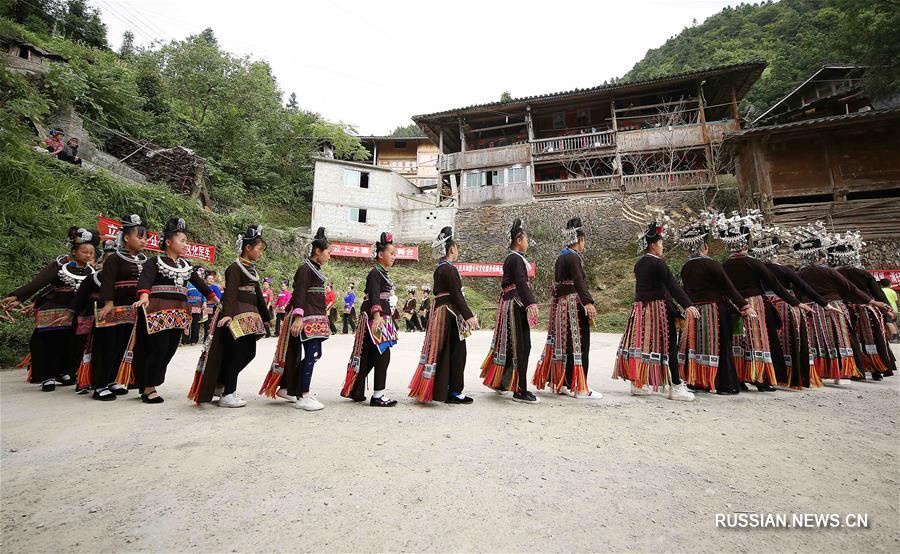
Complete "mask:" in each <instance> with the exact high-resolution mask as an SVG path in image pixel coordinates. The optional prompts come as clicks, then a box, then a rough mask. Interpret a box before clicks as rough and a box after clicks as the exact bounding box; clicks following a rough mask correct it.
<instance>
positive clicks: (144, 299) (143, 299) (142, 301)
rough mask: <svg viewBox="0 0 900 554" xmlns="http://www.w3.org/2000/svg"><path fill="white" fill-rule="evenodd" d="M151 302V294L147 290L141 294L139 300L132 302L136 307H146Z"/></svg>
mask: <svg viewBox="0 0 900 554" xmlns="http://www.w3.org/2000/svg"><path fill="white" fill-rule="evenodd" d="M149 304H150V295H149V294H147V293H146V292H145V293H143V294H141V296H140V298H138V301H137V302H135V303H134V304H132V306H134V307H135V308H146V307H147V306H148V305H149Z"/></svg>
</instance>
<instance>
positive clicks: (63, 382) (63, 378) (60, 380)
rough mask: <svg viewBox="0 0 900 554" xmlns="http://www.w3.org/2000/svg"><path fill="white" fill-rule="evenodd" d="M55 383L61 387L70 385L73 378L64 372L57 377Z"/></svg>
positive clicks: (72, 383) (73, 382)
mask: <svg viewBox="0 0 900 554" xmlns="http://www.w3.org/2000/svg"><path fill="white" fill-rule="evenodd" d="M56 383H57V384H58V385H59V386H61V387H71V386H72V385H74V384H75V379H72V376H71V375H69V374H68V373H66V374H64V375H60V376H59V377H57V378H56Z"/></svg>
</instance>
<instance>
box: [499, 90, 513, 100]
mask: <svg viewBox="0 0 900 554" xmlns="http://www.w3.org/2000/svg"><path fill="white" fill-rule="evenodd" d="M500 101H501V102H512V94H510V93H509V91H508V90H504V91H503V92H501V93H500Z"/></svg>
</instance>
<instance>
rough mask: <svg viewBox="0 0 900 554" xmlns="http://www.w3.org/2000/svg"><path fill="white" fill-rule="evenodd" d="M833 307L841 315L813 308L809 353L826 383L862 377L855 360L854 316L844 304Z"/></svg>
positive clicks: (836, 303)
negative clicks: (851, 320) (852, 336)
mask: <svg viewBox="0 0 900 554" xmlns="http://www.w3.org/2000/svg"><path fill="white" fill-rule="evenodd" d="M831 304H832V305H833V306H835V307H837V308H838V310H839V311H838V312H834V311H832V310H825V309H824V308H822V307H821V306H819V305H818V304H809V306H810V307H811V308H812V310H813V312H812V314H811V316H812V317H810V318H809V320H808V330H809V352H810V354H811V355H813V356H814V358H813V363H814V365H815V368H816V371H817V372H818V374H819V377H821V378H822V379H848V378H850V377H858V376H860V375H861V373H860V372H859V369H858V368H857V367H856V360H855V359H854V358H853V346H852V343H851V342H850V313H849V311H848V310H847V306H845V305H844V303H843V302H842V301H840V300H833V301H832V302H831Z"/></svg>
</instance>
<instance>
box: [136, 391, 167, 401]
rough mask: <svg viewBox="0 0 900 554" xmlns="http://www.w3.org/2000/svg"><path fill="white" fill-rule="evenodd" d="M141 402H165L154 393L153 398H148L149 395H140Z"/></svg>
mask: <svg viewBox="0 0 900 554" xmlns="http://www.w3.org/2000/svg"><path fill="white" fill-rule="evenodd" d="M150 394H153V393H152V392H151V393H150ZM141 402H143V403H144V404H162V403H163V402H165V400H163V397H162V396H160V395H159V393H156V397H155V398H150V396H149V395H146V394H142V395H141Z"/></svg>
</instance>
